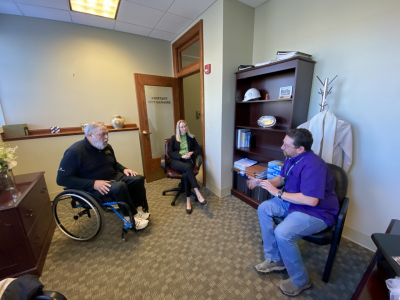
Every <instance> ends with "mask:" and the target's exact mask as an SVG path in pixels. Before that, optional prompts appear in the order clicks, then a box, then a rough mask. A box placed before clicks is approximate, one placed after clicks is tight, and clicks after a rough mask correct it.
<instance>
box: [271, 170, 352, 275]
mask: <svg viewBox="0 0 400 300" xmlns="http://www.w3.org/2000/svg"><path fill="white" fill-rule="evenodd" d="M327 165H328V167H329V170H331V172H332V173H333V176H334V177H335V193H336V195H337V196H338V199H339V215H338V219H337V223H336V225H334V226H332V227H329V226H328V228H326V229H325V230H323V231H321V232H318V233H315V234H312V235H309V236H305V237H303V240H306V241H307V242H310V243H313V244H317V245H329V244H331V248H330V250H329V255H328V260H327V262H326V265H325V271H324V274H323V276H322V281H323V282H328V280H329V276H330V274H331V269H332V264H333V259H334V258H335V254H336V250H337V248H338V247H339V244H340V239H341V237H342V231H343V227H344V221H345V220H346V214H347V208H348V206H349V198H347V197H346V195H347V185H348V179H347V175H346V172H345V171H344V170H343V169H342V168H340V167H338V166H335V165H332V164H327ZM284 219H285V218H282V217H274V222H275V224H276V225H278V224H279V223H281V222H282V221H283V220H284Z"/></svg>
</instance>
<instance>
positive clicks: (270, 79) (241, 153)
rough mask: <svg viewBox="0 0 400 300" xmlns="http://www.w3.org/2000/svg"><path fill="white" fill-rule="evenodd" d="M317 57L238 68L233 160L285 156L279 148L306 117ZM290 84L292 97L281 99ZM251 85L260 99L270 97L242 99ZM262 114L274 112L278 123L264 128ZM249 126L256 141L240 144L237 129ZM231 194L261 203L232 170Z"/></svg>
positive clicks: (261, 160) (268, 114) (279, 157)
mask: <svg viewBox="0 0 400 300" xmlns="http://www.w3.org/2000/svg"><path fill="white" fill-rule="evenodd" d="M314 64H315V61H313V60H311V59H309V58H302V57H294V58H291V59H287V60H283V61H280V62H274V63H273V64H269V65H265V66H260V67H256V68H251V69H248V70H243V71H239V72H237V73H235V74H236V93H235V127H234V130H235V143H234V149H233V161H234V162H235V161H237V160H239V159H242V158H248V159H251V160H255V161H258V162H259V163H264V164H267V163H268V162H269V161H271V160H275V159H278V160H284V159H285V157H284V155H283V153H282V150H281V149H280V148H281V146H282V141H283V139H284V137H285V134H286V132H287V131H289V130H290V129H292V128H296V127H297V126H299V125H300V124H302V123H304V122H306V121H307V115H308V105H309V102H310V94H311V83H312V77H313V72H314ZM285 86H291V87H292V93H293V95H292V97H291V98H289V99H279V89H280V88H281V87H285ZM250 88H256V89H257V90H259V91H260V94H261V99H265V96H266V94H269V97H270V99H271V100H254V101H246V102H243V101H242V100H243V99H244V94H245V93H246V91H247V90H248V89H250ZM262 116H273V117H275V118H276V125H275V126H273V127H270V128H262V127H259V126H258V125H257V120H258V119H259V118H260V117H262ZM239 129H249V130H250V131H251V134H252V135H253V136H254V138H255V145H253V147H249V148H238V147H237V145H238V141H237V138H238V137H237V130H239ZM232 187H233V188H232V190H231V192H232V195H234V196H236V197H238V198H239V199H241V200H242V201H244V202H246V203H248V204H249V205H251V206H253V207H255V208H256V207H258V205H259V204H260V203H261V202H260V199H257V200H256V199H254V198H253V197H252V195H254V193H252V191H248V190H247V187H246V185H245V179H244V177H243V176H241V175H239V174H237V173H236V172H233V179H232Z"/></svg>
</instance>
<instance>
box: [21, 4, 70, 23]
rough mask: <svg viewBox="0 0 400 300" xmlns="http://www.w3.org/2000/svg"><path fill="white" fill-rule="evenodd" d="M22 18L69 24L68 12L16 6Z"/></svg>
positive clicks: (30, 6) (22, 5) (47, 8)
mask: <svg viewBox="0 0 400 300" xmlns="http://www.w3.org/2000/svg"><path fill="white" fill-rule="evenodd" d="M17 5H18V7H19V9H20V10H21V11H22V13H23V14H24V16H28V17H36V18H43V19H50V20H56V21H64V22H71V16H70V14H69V11H65V10H60V9H55V8H49V7H41V6H34V5H27V4H21V3H18V4H17Z"/></svg>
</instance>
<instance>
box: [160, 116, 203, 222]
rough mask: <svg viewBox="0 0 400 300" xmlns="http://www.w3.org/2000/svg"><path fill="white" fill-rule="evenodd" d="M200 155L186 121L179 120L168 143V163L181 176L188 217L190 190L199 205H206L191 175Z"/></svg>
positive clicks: (190, 211) (190, 209)
mask: <svg viewBox="0 0 400 300" xmlns="http://www.w3.org/2000/svg"><path fill="white" fill-rule="evenodd" d="M200 153H201V148H200V146H199V144H198V143H197V141H196V139H195V137H194V135H193V134H191V133H190V131H189V127H188V125H187V123H186V121H184V120H179V121H178V123H177V124H176V132H175V135H173V136H172V137H171V141H170V143H169V148H168V154H169V157H170V160H169V163H170V165H171V168H172V169H174V170H175V171H178V172H180V173H182V175H183V183H184V185H185V192H186V212H187V213H188V214H189V215H190V214H191V213H192V206H191V204H190V195H191V188H193V189H194V191H195V193H196V196H197V199H198V200H199V202H200V204H201V205H204V204H206V203H207V201H206V200H205V199H204V198H203V196H202V195H201V194H200V191H199V186H198V184H197V180H196V177H195V175H194V173H193V166H194V165H195V162H196V157H197V155H199V154H200Z"/></svg>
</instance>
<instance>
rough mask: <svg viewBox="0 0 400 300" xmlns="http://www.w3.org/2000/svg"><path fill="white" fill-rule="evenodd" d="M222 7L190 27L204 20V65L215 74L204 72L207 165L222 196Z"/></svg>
mask: <svg viewBox="0 0 400 300" xmlns="http://www.w3.org/2000/svg"><path fill="white" fill-rule="evenodd" d="M222 9H223V0H217V1H216V2H215V3H214V4H213V5H211V6H210V7H209V8H208V9H207V10H206V11H205V12H204V13H203V14H202V15H201V16H200V17H199V18H197V19H196V20H194V21H193V23H192V24H190V25H189V26H188V27H187V29H189V28H190V27H192V26H193V25H194V24H196V23H197V22H198V21H199V20H200V19H203V44H204V64H211V65H212V66H211V70H212V71H211V74H208V75H204V110H205V116H204V117H205V124H206V128H207V125H208V127H209V131H207V130H206V129H205V137H206V145H205V146H206V149H205V151H206V161H205V164H204V165H205V168H206V170H207V188H208V189H210V190H211V191H212V192H213V193H215V194H216V195H219V196H220V195H221V115H222V113H221V109H222V107H221V99H222V88H221V87H222V27H223V25H222ZM183 33H184V32H183ZM183 33H182V34H183ZM178 38H179V37H177V38H176V39H178ZM176 39H175V40H176ZM175 40H173V41H172V43H173V42H174V41H175Z"/></svg>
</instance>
